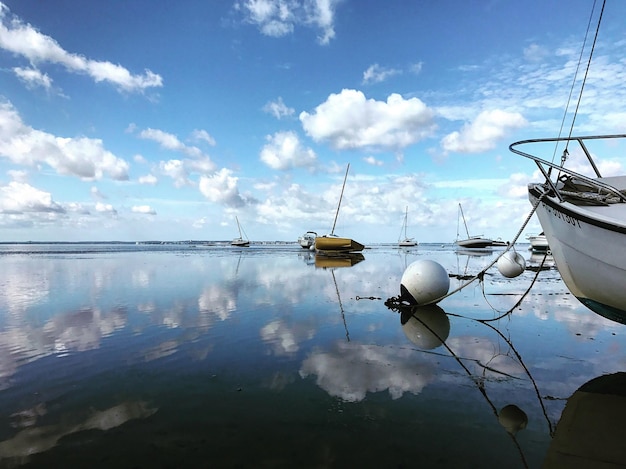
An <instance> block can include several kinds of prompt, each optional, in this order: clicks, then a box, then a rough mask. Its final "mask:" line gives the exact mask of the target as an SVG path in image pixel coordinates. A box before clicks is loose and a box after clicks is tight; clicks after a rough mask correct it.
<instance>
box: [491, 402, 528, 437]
mask: <svg viewBox="0 0 626 469" xmlns="http://www.w3.org/2000/svg"><path fill="white" fill-rule="evenodd" d="M498 422H500V425H502V426H503V427H504V429H505V430H506V431H507V432H509V433H510V434H512V435H515V434H516V433H517V432H518V431H520V430H523V429H524V428H526V425H528V416H527V415H526V412H524V411H523V410H522V409H520V408H519V407H517V406H516V405H513V404H509V405H507V406H504V407H503V408H502V410H501V411H500V413H499V414H498Z"/></svg>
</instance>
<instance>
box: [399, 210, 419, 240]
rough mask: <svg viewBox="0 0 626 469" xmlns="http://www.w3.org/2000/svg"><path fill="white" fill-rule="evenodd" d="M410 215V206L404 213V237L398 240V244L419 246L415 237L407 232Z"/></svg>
mask: <svg viewBox="0 0 626 469" xmlns="http://www.w3.org/2000/svg"><path fill="white" fill-rule="evenodd" d="M408 215H409V207H407V208H406V211H405V213H404V223H402V228H403V231H404V237H400V239H399V240H398V245H399V246H403V247H404V246H417V241H415V238H409V237H408V236H407V234H406V227H407V220H408ZM400 235H401V236H402V232H400Z"/></svg>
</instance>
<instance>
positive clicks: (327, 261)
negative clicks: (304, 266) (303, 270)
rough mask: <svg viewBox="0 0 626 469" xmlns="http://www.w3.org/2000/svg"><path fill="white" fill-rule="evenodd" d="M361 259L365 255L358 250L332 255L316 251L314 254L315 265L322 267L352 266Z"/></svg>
mask: <svg viewBox="0 0 626 469" xmlns="http://www.w3.org/2000/svg"><path fill="white" fill-rule="evenodd" d="M363 260H365V256H363V254H361V253H360V252H344V253H341V254H334V255H324V253H320V252H318V253H317V254H315V267H318V268H323V269H327V268H334V267H352V266H353V265H356V264H358V263H359V262H361V261H363Z"/></svg>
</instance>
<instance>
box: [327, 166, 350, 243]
mask: <svg viewBox="0 0 626 469" xmlns="http://www.w3.org/2000/svg"><path fill="white" fill-rule="evenodd" d="M349 169H350V163H348V166H347V167H346V175H345V176H344V178H343V186H341V195H340V196H339V204H338V205H337V211H336V212H335V221H334V222H333V229H332V230H330V234H331V235H333V234H335V225H336V224H337V217H338V216H339V207H341V199H342V198H343V190H344V189H345V188H346V179H348V170H349Z"/></svg>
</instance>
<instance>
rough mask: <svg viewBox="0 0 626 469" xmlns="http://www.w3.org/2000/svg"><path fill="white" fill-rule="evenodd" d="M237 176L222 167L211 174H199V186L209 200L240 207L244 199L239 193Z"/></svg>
mask: <svg viewBox="0 0 626 469" xmlns="http://www.w3.org/2000/svg"><path fill="white" fill-rule="evenodd" d="M237 182H238V178H237V177H235V176H232V171H230V170H229V169H226V168H222V169H221V170H219V171H217V172H216V173H215V174H213V175H211V176H201V177H200V182H199V188H200V192H201V193H202V195H204V196H205V197H206V198H207V199H209V200H210V201H211V202H218V203H221V204H224V205H226V206H228V207H242V206H243V205H245V200H244V198H243V197H242V196H241V194H240V193H239V188H238V186H237Z"/></svg>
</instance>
